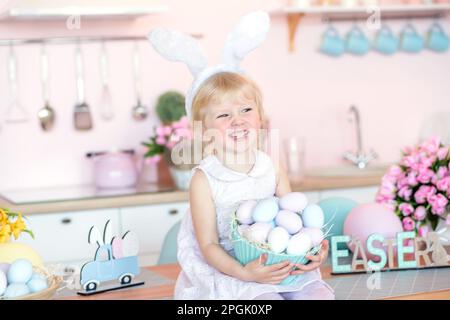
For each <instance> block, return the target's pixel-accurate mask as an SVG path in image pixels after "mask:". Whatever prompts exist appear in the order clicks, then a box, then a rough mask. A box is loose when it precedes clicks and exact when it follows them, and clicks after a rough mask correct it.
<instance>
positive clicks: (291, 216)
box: [275, 210, 303, 234]
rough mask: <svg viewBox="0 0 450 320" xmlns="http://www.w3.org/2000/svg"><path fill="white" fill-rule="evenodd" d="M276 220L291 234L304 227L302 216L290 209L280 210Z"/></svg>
mask: <svg viewBox="0 0 450 320" xmlns="http://www.w3.org/2000/svg"><path fill="white" fill-rule="evenodd" d="M275 222H276V224H277V225H278V226H280V227H283V228H284V229H286V231H287V232H289V234H295V233H297V232H299V231H300V229H301V228H302V227H303V222H302V218H300V216H299V215H298V214H297V213H295V212H292V211H289V210H280V212H278V214H277V216H276V217H275Z"/></svg>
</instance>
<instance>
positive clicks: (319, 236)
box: [301, 228, 325, 246]
mask: <svg viewBox="0 0 450 320" xmlns="http://www.w3.org/2000/svg"><path fill="white" fill-rule="evenodd" d="M301 232H302V233H307V234H308V235H309V237H310V238H311V241H312V244H313V246H317V245H319V244H320V243H321V242H322V240H323V239H324V238H325V236H324V234H323V231H322V230H321V229H319V228H303V229H302V231H301Z"/></svg>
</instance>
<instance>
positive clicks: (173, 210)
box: [169, 209, 178, 216]
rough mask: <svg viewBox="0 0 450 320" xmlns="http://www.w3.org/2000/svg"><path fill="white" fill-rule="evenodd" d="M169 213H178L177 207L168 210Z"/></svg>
mask: <svg viewBox="0 0 450 320" xmlns="http://www.w3.org/2000/svg"><path fill="white" fill-rule="evenodd" d="M169 214H170V215H172V216H174V215H176V214H178V209H170V210H169Z"/></svg>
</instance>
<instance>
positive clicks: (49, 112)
mask: <svg viewBox="0 0 450 320" xmlns="http://www.w3.org/2000/svg"><path fill="white" fill-rule="evenodd" d="M48 70H49V67H48V55H47V50H46V48H45V45H43V46H42V49H41V81H42V97H43V99H44V107H43V108H41V109H39V111H38V113H37V116H38V118H39V123H40V124H41V128H42V130H44V131H49V130H51V129H52V128H53V124H54V122H55V111H54V110H53V108H52V107H51V106H50V102H49V101H50V93H49V84H48V82H49V81H48V78H49V76H48V74H49V72H48Z"/></svg>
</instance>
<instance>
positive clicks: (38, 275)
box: [28, 272, 47, 282]
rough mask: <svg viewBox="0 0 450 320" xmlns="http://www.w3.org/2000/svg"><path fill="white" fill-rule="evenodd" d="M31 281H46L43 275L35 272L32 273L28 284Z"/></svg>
mask: <svg viewBox="0 0 450 320" xmlns="http://www.w3.org/2000/svg"><path fill="white" fill-rule="evenodd" d="M33 279H42V280H45V281H47V278H46V277H45V276H44V275H43V274H40V273H36V272H35V273H33V275H32V276H31V279H30V280H29V281H28V282H30V281H31V280H33Z"/></svg>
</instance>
